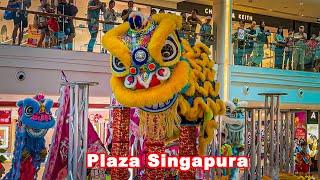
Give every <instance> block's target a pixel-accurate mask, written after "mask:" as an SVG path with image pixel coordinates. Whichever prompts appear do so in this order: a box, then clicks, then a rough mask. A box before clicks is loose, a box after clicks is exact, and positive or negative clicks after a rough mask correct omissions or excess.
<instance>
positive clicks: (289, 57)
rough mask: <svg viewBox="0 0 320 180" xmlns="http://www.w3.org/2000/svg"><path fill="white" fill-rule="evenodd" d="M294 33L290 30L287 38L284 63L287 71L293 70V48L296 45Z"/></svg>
mask: <svg viewBox="0 0 320 180" xmlns="http://www.w3.org/2000/svg"><path fill="white" fill-rule="evenodd" d="M293 35H294V31H293V30H292V29H290V30H289V33H288V37H287V38H286V43H287V44H286V47H285V49H284V51H285V57H284V62H285V65H286V64H287V66H286V69H292V50H293V49H292V47H293V45H294V39H293Z"/></svg>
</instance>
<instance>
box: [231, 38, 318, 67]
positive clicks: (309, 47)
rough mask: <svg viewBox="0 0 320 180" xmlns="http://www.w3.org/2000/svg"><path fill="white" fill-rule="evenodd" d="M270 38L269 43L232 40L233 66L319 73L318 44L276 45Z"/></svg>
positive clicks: (315, 42) (307, 42) (306, 42)
mask: <svg viewBox="0 0 320 180" xmlns="http://www.w3.org/2000/svg"><path fill="white" fill-rule="evenodd" d="M271 37H274V36H273V34H272V35H271ZM271 37H268V40H267V42H270V43H264V42H262V43H261V42H257V41H256V40H252V39H237V38H234V39H233V63H234V65H241V66H256V67H264V68H275V69H283V70H297V71H309V72H319V68H320V42H317V41H313V42H312V43H311V40H306V41H304V42H302V41H300V42H295V43H291V44H288V43H286V42H283V43H276V42H275V41H272V38H271Z"/></svg>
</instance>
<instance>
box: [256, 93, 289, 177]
mask: <svg viewBox="0 0 320 180" xmlns="http://www.w3.org/2000/svg"><path fill="white" fill-rule="evenodd" d="M258 95H261V96H265V108H266V110H265V121H264V125H265V128H264V131H265V132H264V160H263V162H264V168H263V173H264V175H266V176H270V177H271V178H276V177H278V176H279V172H280V167H279V166H280V134H282V130H281V129H280V125H281V120H280V119H281V118H280V115H281V114H280V96H283V95H287V93H260V94H258Z"/></svg>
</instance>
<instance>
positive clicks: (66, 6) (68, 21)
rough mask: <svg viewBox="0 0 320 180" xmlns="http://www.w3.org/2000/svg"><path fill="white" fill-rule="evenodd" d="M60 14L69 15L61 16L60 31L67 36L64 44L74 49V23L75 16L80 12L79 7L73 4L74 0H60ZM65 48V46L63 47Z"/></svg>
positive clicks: (58, 8)
mask: <svg viewBox="0 0 320 180" xmlns="http://www.w3.org/2000/svg"><path fill="white" fill-rule="evenodd" d="M57 12H58V14H61V15H65V16H69V17H65V16H63V17H60V18H59V27H60V31H62V32H63V33H64V35H65V36H66V37H65V38H63V39H64V41H63V45H62V46H64V45H65V44H66V49H68V50H72V43H73V38H74V37H75V28H74V24H73V17H75V16H76V15H77V13H78V8H77V7H76V6H74V5H73V0H70V1H69V3H67V1H66V0H60V2H59V4H58V7H57ZM62 48H64V47H62Z"/></svg>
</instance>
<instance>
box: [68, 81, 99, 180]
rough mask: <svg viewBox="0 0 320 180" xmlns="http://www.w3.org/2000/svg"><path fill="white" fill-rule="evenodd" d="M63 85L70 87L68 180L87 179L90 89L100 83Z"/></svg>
mask: <svg viewBox="0 0 320 180" xmlns="http://www.w3.org/2000/svg"><path fill="white" fill-rule="evenodd" d="M62 85H64V86H70V118H69V149H68V180H78V179H86V178H87V168H86V167H87V166H86V165H87V162H86V154H87V139H88V107H89V87H90V86H95V85H98V83H96V82H71V83H68V82H67V83H63V84H62Z"/></svg>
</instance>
